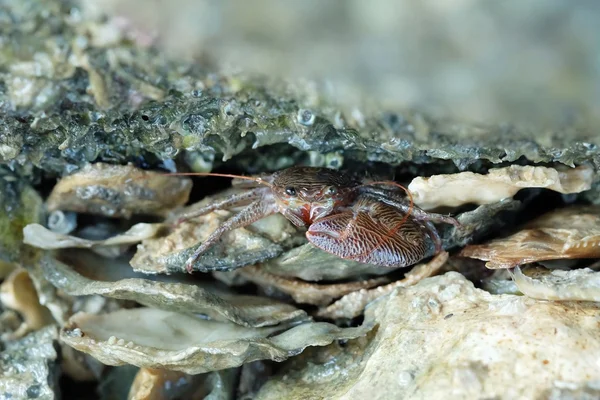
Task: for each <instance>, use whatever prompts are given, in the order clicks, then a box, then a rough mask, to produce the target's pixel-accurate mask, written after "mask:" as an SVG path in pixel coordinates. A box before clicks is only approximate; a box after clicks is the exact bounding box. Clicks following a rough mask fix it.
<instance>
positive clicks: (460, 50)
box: [80, 0, 600, 131]
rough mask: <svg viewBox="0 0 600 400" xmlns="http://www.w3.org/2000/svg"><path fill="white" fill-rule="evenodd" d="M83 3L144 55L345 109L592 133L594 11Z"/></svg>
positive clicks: (457, 5)
mask: <svg viewBox="0 0 600 400" xmlns="http://www.w3.org/2000/svg"><path fill="white" fill-rule="evenodd" d="M80 1H81V2H82V3H83V5H84V7H83V9H84V10H85V12H86V13H89V14H94V13H102V12H107V13H108V14H109V15H111V18H113V21H114V23H116V24H120V25H121V26H124V27H126V29H127V31H128V34H129V35H130V37H131V38H132V39H133V40H135V41H137V42H138V43H140V44H142V45H151V44H152V45H157V46H160V47H161V48H162V49H163V50H164V51H165V54H169V55H170V56H173V57H178V58H192V59H198V60H200V59H206V58H209V59H211V60H214V61H216V62H217V63H218V64H219V66H220V67H221V68H223V69H224V70H229V71H245V72H258V73H262V74H268V75H270V76H279V77H283V78H285V79H289V80H293V81H297V82H305V84H307V85H316V86H317V87H318V88H319V90H320V91H321V92H323V93H326V94H327V95H328V96H331V98H333V99H334V100H335V101H337V102H340V103H342V104H344V105H346V106H353V105H358V104H360V103H365V102H371V101H373V102H376V103H378V104H381V105H383V106H385V107H392V108H394V109H406V108H415V109H418V110H420V111H423V112H427V113H431V114H433V115H438V116H442V115H444V116H451V117H453V118H458V119H462V120H465V121H473V122H485V123H494V122H510V123H515V124H517V125H526V126H529V127H537V128H551V129H560V128H561V127H563V126H568V127H571V128H573V127H582V128H585V129H588V130H589V129H591V130H592V131H593V130H594V128H595V127H598V126H600V124H599V122H600V2H597V1H593V0H589V1H569V0H529V1H521V0H509V1H477V0H453V1H448V0H437V1H434V0H428V1H411V0H369V1H365V0H328V1H318V0H303V1H292V0H244V1H233V0H224V1H216V0H215V1H211V0H168V1H167V0H165V1H161V0H80ZM308 82H310V83H308Z"/></svg>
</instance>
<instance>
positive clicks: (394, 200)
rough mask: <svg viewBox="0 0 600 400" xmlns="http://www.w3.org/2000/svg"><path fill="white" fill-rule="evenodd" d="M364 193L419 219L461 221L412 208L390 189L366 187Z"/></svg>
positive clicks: (458, 223) (444, 221)
mask: <svg viewBox="0 0 600 400" xmlns="http://www.w3.org/2000/svg"><path fill="white" fill-rule="evenodd" d="M363 193H364V194H365V195H367V196H368V197H370V198H372V199H374V200H379V201H382V202H384V203H386V204H389V205H390V206H392V207H395V208H397V209H399V210H400V211H402V212H405V213H407V212H409V211H410V215H411V217H413V218H414V219H416V220H418V221H432V222H436V223H446V224H451V225H454V226H460V222H458V221H457V220H456V219H455V218H452V217H449V216H447V215H442V214H436V213H430V212H427V211H424V210H422V209H420V208H418V207H416V206H413V207H412V209H411V207H410V205H409V204H407V203H406V200H405V199H404V198H401V197H399V196H398V195H397V194H396V193H394V192H392V191H390V190H385V189H383V190H382V189H378V188H372V187H369V188H364V189H363Z"/></svg>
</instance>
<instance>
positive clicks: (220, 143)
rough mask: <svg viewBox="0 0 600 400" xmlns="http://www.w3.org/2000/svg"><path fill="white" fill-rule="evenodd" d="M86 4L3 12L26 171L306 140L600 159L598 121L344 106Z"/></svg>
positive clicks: (16, 151)
mask: <svg viewBox="0 0 600 400" xmlns="http://www.w3.org/2000/svg"><path fill="white" fill-rule="evenodd" d="M81 11H82V8H78V6H77V3H76V2H73V3H72V4H71V3H70V2H60V1H57V0H54V1H51V2H50V3H49V4H44V5H42V3H37V2H31V1H26V2H23V3H22V2H9V3H8V4H7V5H6V6H5V7H4V9H3V12H4V13H5V15H6V16H7V20H10V21H11V22H12V23H10V24H8V23H5V24H3V25H2V32H3V36H5V37H6V38H7V39H6V43H5V48H8V49H11V48H13V49H19V51H8V52H6V54H4V53H3V55H4V56H3V57H0V69H1V70H3V71H7V72H6V73H2V74H0V109H1V110H2V112H3V114H5V116H4V118H3V119H2V120H1V121H0V161H2V162H6V163H10V164H11V165H13V166H15V167H17V168H20V169H22V170H23V173H26V174H27V173H29V171H30V165H29V164H28V163H32V164H33V165H34V166H36V167H39V168H43V169H44V170H45V171H46V172H54V173H63V172H67V171H72V170H73V169H76V168H78V167H81V166H82V165H83V164H84V163H85V162H88V161H92V160H102V161H106V162H110V163H124V162H126V161H133V162H136V163H141V164H144V163H147V164H148V163H149V164H159V162H160V161H161V160H165V159H173V158H175V157H176V156H177V155H178V154H180V153H182V152H183V151H184V150H185V151H186V152H187V153H188V154H187V160H188V162H189V163H190V165H191V166H192V167H198V165H200V164H201V165H205V164H206V162H205V161H202V160H209V161H208V166H210V164H211V162H210V160H211V159H213V158H214V157H216V158H217V159H229V158H231V157H232V156H234V155H236V154H240V153H242V152H244V150H249V149H258V148H261V147H263V146H267V145H276V144H277V145H285V146H284V148H285V149H286V151H285V152H284V153H285V154H286V157H288V158H287V159H280V160H279V161H278V162H279V165H278V167H279V168H281V167H284V166H286V165H285V164H286V163H292V162H294V160H293V158H292V155H293V151H292V149H293V148H295V149H300V150H303V151H318V152H320V153H335V152H343V155H344V158H346V159H355V160H361V161H366V160H369V161H382V162H387V163H391V164H394V165H397V164H399V163H400V162H402V161H415V162H417V163H421V162H429V161H432V160H452V161H453V162H454V164H456V165H457V166H458V167H459V168H462V169H464V168H466V167H468V166H469V165H471V164H473V163H475V162H477V161H478V160H486V161H490V162H493V163H500V162H504V161H515V160H518V159H519V158H521V157H524V158H526V159H528V160H530V161H532V162H552V161H557V162H561V163H563V164H567V165H573V164H577V163H582V162H584V161H590V162H592V163H593V164H594V165H595V166H598V165H600V149H599V148H598V144H599V143H598V142H597V135H596V134H595V132H593V130H591V129H587V127H586V128H584V129H577V126H576V125H573V126H567V127H566V128H564V129H563V128H561V129H559V130H557V131H555V130H544V131H541V130H536V129H525V128H518V127H514V126H510V125H499V124H489V125H484V124H464V123H461V122H459V121H456V120H450V119H439V118H434V117H431V116H428V115H425V114H423V113H420V112H415V111H399V110H398V111H396V112H393V113H389V112H383V111H382V110H381V109H375V110H371V111H369V110H368V109H365V110H362V111H361V110H360V109H356V110H354V111H353V112H351V113H348V112H347V111H346V112H342V111H341V109H340V108H338V107H337V106H336V104H335V102H332V101H331V100H330V99H328V98H327V96H325V95H324V92H320V91H314V93H313V92H311V93H310V96H309V95H307V94H306V93H305V91H303V90H301V89H300V88H298V87H295V86H294V85H291V84H283V83H277V82H274V81H272V80H270V79H266V78H261V77H257V76H249V75H244V74H231V73H228V74H215V73H211V72H209V70H208V69H204V68H203V67H202V65H203V64H202V63H187V62H183V61H178V62H176V61H169V60H166V59H165V57H161V56H160V53H159V52H157V50H155V49H152V48H144V47H141V46H137V47H136V46H132V45H131V44H128V43H127V42H126V41H125V40H124V36H125V35H123V34H121V36H119V31H118V30H117V29H113V30H114V31H115V32H116V33H115V35H116V38H115V39H114V40H108V41H107V40H104V41H103V40H102V39H106V38H103V37H102V33H103V32H105V31H106V30H109V31H110V25H106V24H104V25H103V23H101V22H99V21H100V20H95V21H94V20H92V21H88V20H85V19H83V17H82V16H81ZM69 15H70V18H67V16H69ZM41 19H43V20H45V21H46V22H45V23H44V24H36V23H35V21H38V20H41ZM102 28H104V30H102ZM25 43H26V44H27V45H26V46H25V45H23V44H25ZM309 99H312V100H311V101H309ZM317 104H318V107H315V105H317ZM288 144H289V145H291V147H289V146H287V145H288ZM279 151H281V149H279ZM279 151H278V152H279ZM198 152H200V153H201V154H200V153H198ZM279 158H281V157H279ZM282 164H283V165H282ZM19 165H20V166H19ZM271 167H273V166H271Z"/></svg>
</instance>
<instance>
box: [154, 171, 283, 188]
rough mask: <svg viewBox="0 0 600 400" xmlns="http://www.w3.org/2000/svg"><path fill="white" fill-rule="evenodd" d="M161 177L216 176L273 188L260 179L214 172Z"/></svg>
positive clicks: (174, 174) (167, 174)
mask: <svg viewBox="0 0 600 400" xmlns="http://www.w3.org/2000/svg"><path fill="white" fill-rule="evenodd" d="M160 175H162V176H218V177H222V178H234V179H244V180H247V181H253V182H256V183H258V184H259V185H266V186H268V187H270V188H272V187H273V185H271V184H270V183H269V182H267V181H265V180H264V179H262V178H260V177H251V176H243V175H233V174H218V173H215V172H168V173H164V174H160Z"/></svg>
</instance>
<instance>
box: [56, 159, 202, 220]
mask: <svg viewBox="0 0 600 400" xmlns="http://www.w3.org/2000/svg"><path fill="white" fill-rule="evenodd" d="M191 190H192V181H191V180H190V179H189V178H183V177H176V178H173V177H171V176H165V175H164V174H160V173H156V172H151V171H145V170H141V169H138V168H136V167H134V166H133V165H132V164H128V165H124V166H121V165H112V164H105V163H96V164H86V165H85V166H83V168H81V170H79V171H77V172H75V173H74V174H71V175H68V176H65V177H64V178H62V179H61V180H59V181H58V183H57V184H56V185H55V186H54V188H53V189H52V193H50V196H49V197H48V200H47V201H46V207H47V208H48V210H49V211H55V210H62V211H75V212H79V213H91V214H98V215H103V216H106V217H115V218H130V217H131V216H132V215H134V214H147V215H158V216H165V215H166V214H167V213H168V211H169V210H171V209H173V208H175V207H179V206H182V205H184V204H185V203H186V202H187V201H188V199H189V195H190V192H191Z"/></svg>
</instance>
